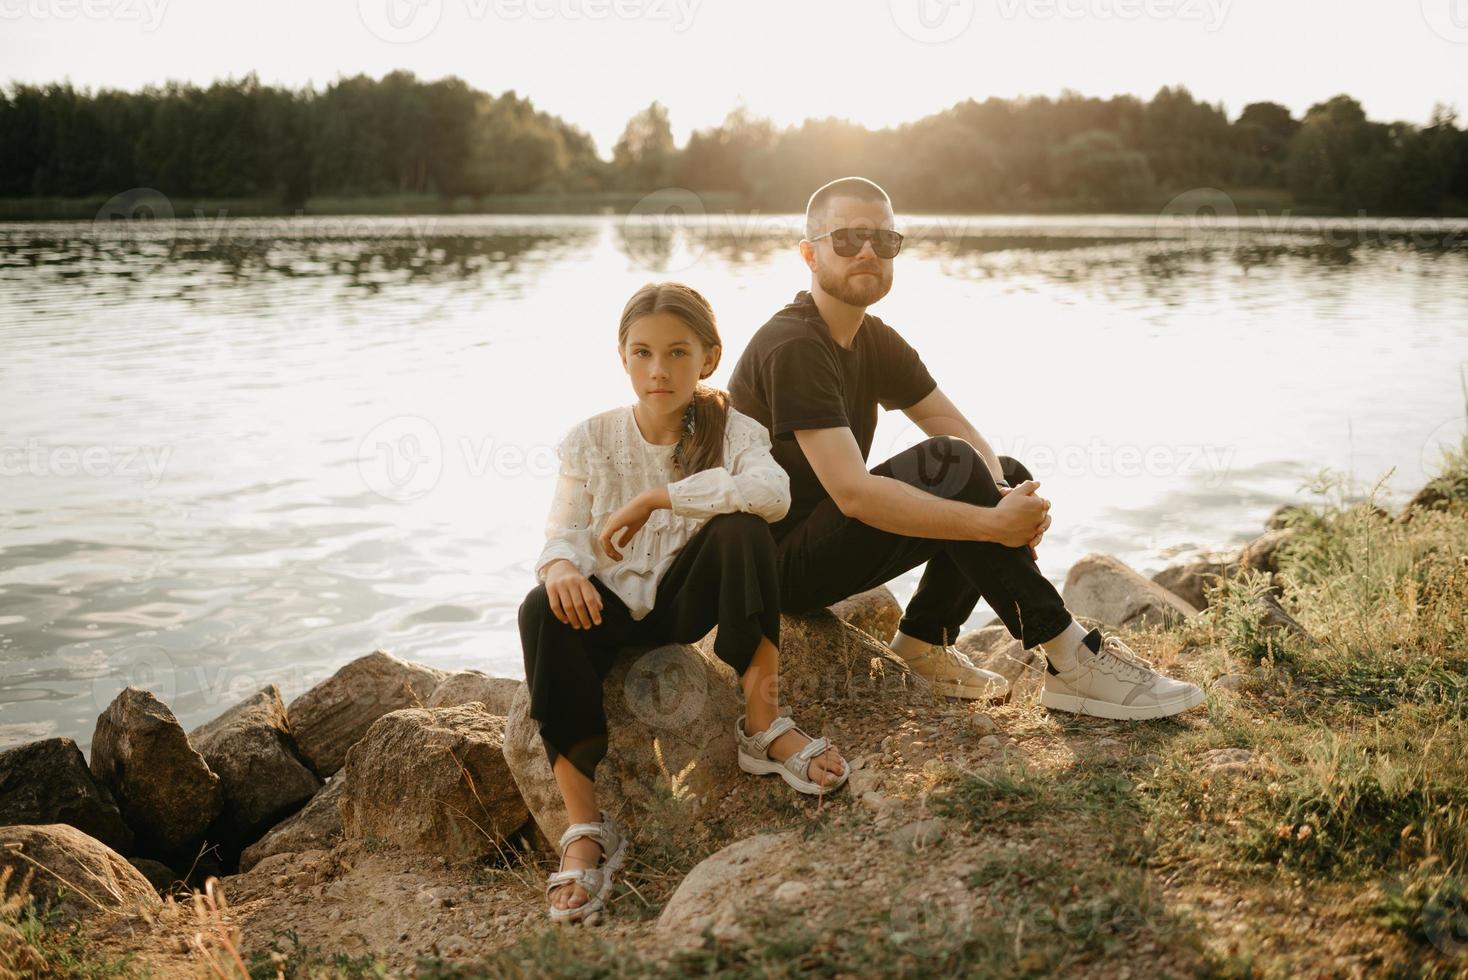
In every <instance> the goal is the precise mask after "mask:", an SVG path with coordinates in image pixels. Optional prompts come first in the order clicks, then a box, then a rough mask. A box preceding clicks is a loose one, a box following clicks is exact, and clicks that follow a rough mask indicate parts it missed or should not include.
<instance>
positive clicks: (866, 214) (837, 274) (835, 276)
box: [801, 197, 894, 307]
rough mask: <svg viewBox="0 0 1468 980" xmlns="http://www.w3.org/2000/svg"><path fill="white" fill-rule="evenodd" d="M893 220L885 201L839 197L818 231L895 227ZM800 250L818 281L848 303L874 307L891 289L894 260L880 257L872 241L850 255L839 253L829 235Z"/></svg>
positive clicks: (833, 201)
mask: <svg viewBox="0 0 1468 980" xmlns="http://www.w3.org/2000/svg"><path fill="white" fill-rule="evenodd" d="M893 223H894V222H893V217H892V207H891V205H889V204H888V203H887V202H886V201H858V200H854V199H852V198H849V197H837V198H832V199H831V200H830V201H829V202H828V203H827V206H826V211H825V214H824V216H823V219H822V221H821V224H820V227H819V228H817V229H816V231H815V234H817V235H821V234H824V233H825V232H828V231H831V230H833V229H836V228H892V227H893ZM801 252H802V253H803V254H805V255H806V256H807V259H806V261H807V262H809V263H810V264H811V268H812V270H813V271H814V272H815V274H816V283H817V284H818V285H819V286H820V287H821V288H822V289H824V290H825V291H826V292H827V293H829V294H830V295H831V296H833V297H835V298H836V299H838V300H840V301H841V302H843V303H846V304H847V305H849V306H862V307H865V306H871V305H872V304H873V303H875V302H876V301H877V300H879V299H881V298H882V297H883V296H886V295H887V293H888V292H890V291H891V289H892V260H891V259H883V258H878V257H877V253H876V252H874V251H872V243H871V242H866V243H864V244H863V245H862V247H861V251H860V252H858V253H856V254H855V255H853V256H851V257H850V258H842V257H841V256H839V255H837V254H836V250H835V248H833V247H832V245H831V239H830V237H829V236H828V237H826V238H821V239H819V240H817V241H813V242H810V243H809V244H808V245H806V244H802V246H801Z"/></svg>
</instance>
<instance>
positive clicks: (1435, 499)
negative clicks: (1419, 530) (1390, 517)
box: [1396, 476, 1468, 524]
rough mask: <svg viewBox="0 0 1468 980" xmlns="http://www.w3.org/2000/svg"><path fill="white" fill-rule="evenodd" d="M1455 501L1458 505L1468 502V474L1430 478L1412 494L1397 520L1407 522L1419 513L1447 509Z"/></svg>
mask: <svg viewBox="0 0 1468 980" xmlns="http://www.w3.org/2000/svg"><path fill="white" fill-rule="evenodd" d="M1454 503H1456V504H1457V505H1458V506H1463V505H1464V504H1468V476H1440V477H1437V478H1436V479H1434V480H1430V481H1429V482H1428V483H1427V484H1426V485H1425V486H1424V487H1423V488H1422V489H1421V490H1418V491H1417V492H1416V493H1415V494H1413V495H1412V499H1411V500H1409V501H1407V503H1406V506H1404V507H1403V508H1402V511H1401V513H1399V514H1398V515H1397V517H1396V520H1397V521H1398V522H1400V523H1403V524H1406V523H1408V522H1410V521H1411V520H1412V518H1413V517H1414V516H1416V515H1417V514H1419V513H1424V512H1426V511H1431V510H1447V509H1448V508H1449V507H1452V506H1453V505H1454Z"/></svg>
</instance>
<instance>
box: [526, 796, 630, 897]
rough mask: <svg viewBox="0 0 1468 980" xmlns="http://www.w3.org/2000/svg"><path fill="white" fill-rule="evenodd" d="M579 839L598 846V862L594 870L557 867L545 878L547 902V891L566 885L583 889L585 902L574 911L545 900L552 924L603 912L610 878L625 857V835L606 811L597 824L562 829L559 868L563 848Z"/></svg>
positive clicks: (564, 849) (584, 824) (576, 825)
mask: <svg viewBox="0 0 1468 980" xmlns="http://www.w3.org/2000/svg"><path fill="white" fill-rule="evenodd" d="M582 837H590V838H591V839H592V840H594V841H596V842H597V843H598V844H600V845H601V855H602V856H601V862H600V863H599V864H597V865H596V867H594V868H574V869H572V870H570V871H563V870H560V868H557V870H556V871H555V872H553V873H552V874H551V875H550V876H549V877H548V878H546V882H545V897H546V899H547V900H549V899H550V894H551V892H553V891H555V890H556V889H557V888H559V887H561V886H562V885H565V884H567V883H571V884H575V885H580V886H581V887H582V888H584V889H585V890H586V901H585V902H582V903H581V904H580V905H577V906H575V907H574V908H564V909H558V908H556V906H555V905H554V903H550V902H549V901H548V902H547V911H549V912H550V917H551V921H553V922H579V921H580V920H582V919H584V918H586V917H587V916H589V915H591V914H593V913H595V912H600V911H602V910H603V909H605V908H606V900H607V896H608V895H609V894H611V890H612V875H614V874H616V873H617V871H618V869H620V868H621V867H622V861H623V859H624V858H626V856H627V838H626V836H624V835H623V834H622V832H621V831H620V830H619V829H618V828H617V825H616V824H615V823H613V822H612V818H611V817H609V816H607V812H606V811H605V810H602V811H601V823H573V824H572V825H571V826H569V827H567V828H566V832H565V833H564V834H562V835H561V843H560V850H561V867H564V866H565V863H566V846H567V845H568V844H570V843H571V842H572V841H574V840H579V839H581V838H582Z"/></svg>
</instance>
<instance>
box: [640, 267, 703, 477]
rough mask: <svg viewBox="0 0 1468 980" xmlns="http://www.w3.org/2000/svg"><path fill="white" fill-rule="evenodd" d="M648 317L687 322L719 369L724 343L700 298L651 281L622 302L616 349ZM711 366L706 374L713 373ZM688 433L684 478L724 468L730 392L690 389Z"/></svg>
mask: <svg viewBox="0 0 1468 980" xmlns="http://www.w3.org/2000/svg"><path fill="white" fill-rule="evenodd" d="M651 313H671V314H672V315H674V316H676V317H677V318H678V319H680V320H682V321H683V322H684V323H686V324H688V327H689V329H691V330H692V331H693V332H694V334H696V335H697V336H698V339H699V341H700V342H702V344H703V346H704V347H705V348H706V349H712V350H714V365H713V368H717V367H718V366H719V359H720V357H721V356H722V355H723V350H724V345H723V341H721V340H720V339H719V327H718V324H717V323H716V322H715V321H714V309H713V307H712V306H710V305H709V301H708V300H706V299H704V298H703V294H702V293H700V292H699V291H698V290H696V289H694V288H693V287H692V286H685V285H684V284H683V283H681V282H650V283H648V284H647V285H645V286H643V287H642V288H641V289H639V290H637V292H635V293H633V294H632V298H631V299H629V300H628V301H627V305H626V306H625V307H623V308H622V322H621V324H620V326H618V328H617V346H618V347H619V348H621V347H625V346H626V345H627V331H628V330H630V329H631V328H632V324H633V323H634V322H635V321H637V320H638V319H640V318H642V317H645V316H647V315H649V314H651ZM713 368H710V370H709V373H710V374H712V373H713ZM692 405H693V433H692V434H691V435H690V434H688V433H686V432H685V433H684V434H683V436H682V437H681V438H680V439H679V440H678V444H677V446H678V451H679V456H680V457H681V459H682V460H683V463H682V465H681V466H680V467H679V469H680V470H681V471H682V475H683V476H685V477H686V476H692V475H693V474H694V473H697V472H699V471H700V470H707V469H712V468H714V467H716V466H723V465H724V427H725V425H726V424H727V423H728V421H729V393H728V392H727V391H722V390H720V389H718V388H714V387H712V386H710V385H706V384H701V383H700V384H698V385H697V386H695V388H694V389H693V401H692Z"/></svg>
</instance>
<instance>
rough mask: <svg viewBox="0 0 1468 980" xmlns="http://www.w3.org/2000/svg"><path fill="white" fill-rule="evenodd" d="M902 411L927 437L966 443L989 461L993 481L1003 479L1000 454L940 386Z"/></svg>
mask: <svg viewBox="0 0 1468 980" xmlns="http://www.w3.org/2000/svg"><path fill="white" fill-rule="evenodd" d="M902 411H903V414H905V415H906V416H907V417H908V418H910V419H912V420H913V422H915V423H916V424H917V427H918V428H920V429H922V430H923V431H924V432H925V433H927V434H928V435H930V436H955V437H957V438H959V439H962V440H963V441H964V442H967V443H968V444H969V445H970V446H973V447H974V449H976V450H977V451H978V453H979V455H980V456H981V457H982V458H983V460H984V462H985V463H986V464H988V466H989V472H990V473H992V474H993V476H994V482H995V483H998V482H999V481H1000V480H1003V479H1004V468H1003V467H1002V466H1000V465H999V454H998V453H996V452H995V451H994V447H993V446H991V445H989V442H988V440H986V439H985V438H984V437H983V436H981V435H979V430H978V429H975V428H974V427H973V425H972V424H971V423H970V422H969V420H968V419H966V418H964V417H963V413H962V412H960V411H959V410H958V406H957V405H955V404H953V402H952V401H950V400H949V398H948V396H947V395H945V394H943V389H941V388H934V389H933V390H932V391H931V392H929V393H928V395H927V396H926V397H925V398H923V399H922V400H921V401H919V402H917V403H916V404H914V405H909V406H908V407H907V408H904V409H903V410H902Z"/></svg>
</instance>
